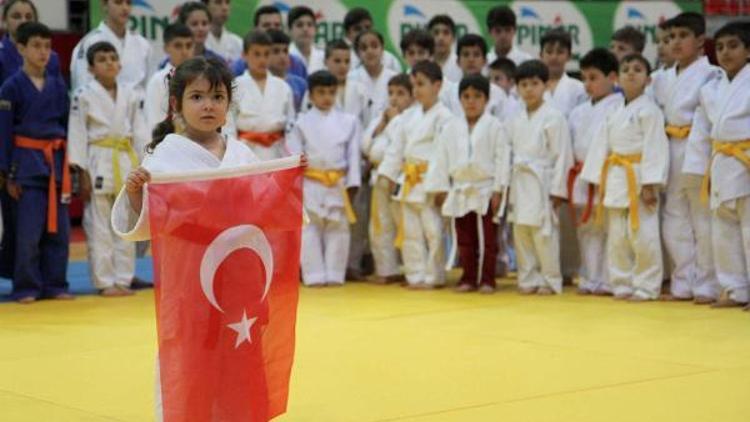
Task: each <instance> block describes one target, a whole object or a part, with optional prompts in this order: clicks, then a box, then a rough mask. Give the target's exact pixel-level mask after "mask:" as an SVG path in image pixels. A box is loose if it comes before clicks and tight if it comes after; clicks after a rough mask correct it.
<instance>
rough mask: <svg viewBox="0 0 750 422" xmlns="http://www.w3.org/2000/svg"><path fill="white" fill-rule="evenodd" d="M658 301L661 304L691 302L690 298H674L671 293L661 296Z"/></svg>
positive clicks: (691, 298)
mask: <svg viewBox="0 0 750 422" xmlns="http://www.w3.org/2000/svg"><path fill="white" fill-rule="evenodd" d="M659 300H661V301H662V302H689V301H691V300H693V297H692V296H684V297H683V296H675V295H673V294H671V293H667V294H663V295H661V296H659Z"/></svg>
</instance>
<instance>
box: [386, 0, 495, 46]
mask: <svg viewBox="0 0 750 422" xmlns="http://www.w3.org/2000/svg"><path fill="white" fill-rule="evenodd" d="M439 14H446V15H449V16H450V17H451V18H453V20H454V21H455V22H456V38H458V37H460V36H461V35H464V34H467V33H475V34H481V30H480V26H479V24H478V23H477V20H476V18H475V17H474V15H473V14H472V13H471V11H470V10H469V9H468V8H467V7H466V5H465V4H464V3H463V2H461V1H457V0H443V1H433V0H396V1H394V2H393V3H392V4H391V8H390V9H389V10H388V36H390V38H391V41H392V42H393V44H394V45H395V46H398V45H399V44H400V43H401V37H402V36H404V34H406V33H407V32H409V31H411V30H412V29H415V28H426V27H427V23H428V22H429V21H430V18H432V17H433V16H435V15H439Z"/></svg>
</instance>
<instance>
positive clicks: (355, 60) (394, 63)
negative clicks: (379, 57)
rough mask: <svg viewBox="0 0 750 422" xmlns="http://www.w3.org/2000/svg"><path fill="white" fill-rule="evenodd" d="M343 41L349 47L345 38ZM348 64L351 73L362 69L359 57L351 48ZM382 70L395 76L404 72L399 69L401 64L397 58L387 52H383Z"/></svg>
mask: <svg viewBox="0 0 750 422" xmlns="http://www.w3.org/2000/svg"><path fill="white" fill-rule="evenodd" d="M344 40H345V41H346V43H347V44H349V45H350V46H351V43H350V42H349V40H348V39H347V38H344ZM350 63H351V64H350V66H351V69H352V71H354V70H357V69H360V68H362V61H361V60H360V59H359V56H358V55H357V53H356V52H355V51H354V48H353V47H352V56H351V59H350ZM383 68H385V69H388V70H390V71H392V72H394V73H396V74H398V73H401V72H402V71H403V70H404V69H403V68H402V67H401V62H400V61H398V58H397V57H396V56H395V55H394V54H393V53H391V52H390V51H388V50H383ZM363 70H364V69H363Z"/></svg>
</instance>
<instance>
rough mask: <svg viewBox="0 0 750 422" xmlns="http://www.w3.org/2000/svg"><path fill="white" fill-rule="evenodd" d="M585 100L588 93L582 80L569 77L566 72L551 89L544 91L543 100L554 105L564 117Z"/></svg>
mask: <svg viewBox="0 0 750 422" xmlns="http://www.w3.org/2000/svg"><path fill="white" fill-rule="evenodd" d="M586 100H588V95H587V94H586V88H584V87H583V82H581V81H579V80H578V79H575V78H571V77H570V76H568V74H567V73H563V75H562V77H561V78H560V81H559V82H557V86H555V89H554V90H553V91H546V92H545V93H544V101H546V102H549V103H550V104H552V105H554V106H555V108H557V109H558V110H560V111H561V112H562V113H563V114H564V115H565V117H568V116H569V115H570V112H571V111H573V109H574V108H576V106H578V105H579V104H583V103H585V102H586Z"/></svg>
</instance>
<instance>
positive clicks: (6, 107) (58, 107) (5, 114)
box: [0, 70, 70, 299]
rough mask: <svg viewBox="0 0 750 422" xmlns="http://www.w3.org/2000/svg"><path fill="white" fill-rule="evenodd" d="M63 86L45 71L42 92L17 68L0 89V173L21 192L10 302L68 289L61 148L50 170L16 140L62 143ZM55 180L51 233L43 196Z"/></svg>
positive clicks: (64, 120) (67, 228)
mask: <svg viewBox="0 0 750 422" xmlns="http://www.w3.org/2000/svg"><path fill="white" fill-rule="evenodd" d="M69 111H70V110H69V100H68V88H67V86H66V85H65V82H64V81H63V79H62V77H61V76H60V75H59V73H53V72H49V71H48V72H47V74H46V77H45V82H44V86H43V87H42V90H41V91H40V90H38V89H37V88H36V86H34V84H33V82H32V81H31V79H30V78H29V77H28V76H27V75H26V73H24V72H23V71H22V70H20V71H17V72H16V73H15V74H13V75H12V76H11V77H10V78H8V79H7V80H6V81H5V82H4V83H3V84H2V87H0V145H1V146H2V151H1V153H0V156H1V157H0V171H3V172H5V173H6V174H7V175H8V177H9V178H10V179H12V180H14V181H15V182H16V183H17V184H19V185H20V186H21V188H22V193H21V196H20V198H19V199H18V201H16V203H15V206H16V216H15V221H14V222H10V224H12V225H13V227H12V228H11V229H13V230H15V233H16V235H15V245H14V246H15V253H14V263H13V293H12V297H13V299H20V298H23V297H28V296H33V297H35V298H43V297H54V296H56V295H59V294H60V293H63V292H65V291H67V289H68V282H67V279H66V273H67V267H68V249H69V245H68V241H69V237H70V221H69V217H68V206H67V199H68V198H63V197H62V192H61V191H60V190H61V186H62V181H63V167H64V158H65V147H64V144H63V145H62V146H60V145H59V144H60V142H59V141H58V142H57V144H58V145H57V146H58V148H57V149H55V150H54V151H53V152H52V158H53V161H54V165H53V166H52V167H54V168H53V169H51V168H50V165H49V164H48V162H47V160H46V159H45V154H44V152H43V151H41V150H39V149H32V148H29V147H19V146H17V145H16V143H17V142H19V139H20V138H19V137H24V138H30V139H32V140H35V141H36V142H37V143H40V142H41V145H45V144H52V143H54V142H55V140H60V139H63V140H64V139H65V137H66V131H67V127H68V113H69ZM50 171H54V174H55V179H56V184H57V186H56V187H55V188H56V190H57V191H56V196H55V198H56V202H57V213H56V214H57V215H56V216H55V217H56V218H54V220H55V221H56V226H57V227H56V230H55V231H54V232H53V231H51V230H50V224H51V221H50V220H49V215H48V208H49V205H50V204H49V200H48V195H49V194H50V193H51V192H50V191H49V183H50V177H51V173H50Z"/></svg>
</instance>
